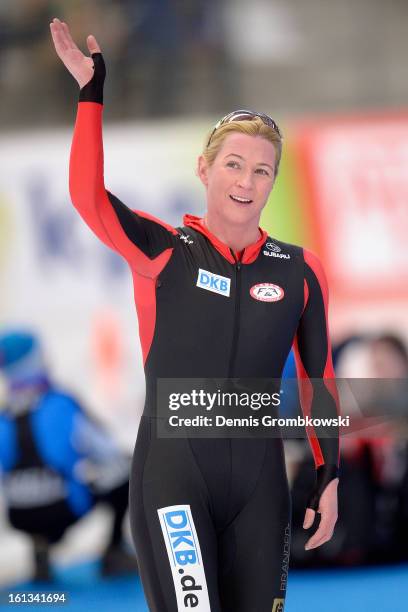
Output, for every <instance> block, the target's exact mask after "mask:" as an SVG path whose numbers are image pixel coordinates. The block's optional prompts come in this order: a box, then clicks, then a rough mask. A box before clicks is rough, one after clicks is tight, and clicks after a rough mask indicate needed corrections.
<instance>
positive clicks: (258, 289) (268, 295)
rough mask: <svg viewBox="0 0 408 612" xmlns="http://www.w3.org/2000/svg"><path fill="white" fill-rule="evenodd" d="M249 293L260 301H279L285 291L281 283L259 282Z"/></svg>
mask: <svg viewBox="0 0 408 612" xmlns="http://www.w3.org/2000/svg"><path fill="white" fill-rule="evenodd" d="M249 293H250V294H251V296H252V297H253V298H254V299H255V300H259V301H260V302H279V300H281V299H282V298H283V297H284V295H285V292H284V290H283V289H282V287H279V285H273V284H272V283H259V284H258V285H254V286H253V287H251V289H250V291H249Z"/></svg>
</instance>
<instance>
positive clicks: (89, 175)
mask: <svg viewBox="0 0 408 612" xmlns="http://www.w3.org/2000/svg"><path fill="white" fill-rule="evenodd" d="M102 112H103V105H102V104H100V103H98V102H79V104H78V113H77V118H76V123H75V129H74V136H73V140H72V147H71V157H70V169H69V189H70V194H71V199H72V202H73V204H74V206H75V208H76V209H77V211H78V212H79V214H80V215H81V217H82V218H83V219H84V221H85V222H86V223H87V224H88V226H89V227H90V228H91V230H92V231H93V232H94V233H95V234H96V235H97V236H98V238H99V239H100V240H102V242H104V244H106V245H107V246H108V247H110V248H111V249H113V250H115V251H117V252H118V253H120V254H121V255H122V256H123V257H124V258H125V259H126V260H127V261H128V262H129V264H130V265H131V266H132V268H133V269H134V270H136V271H137V272H140V273H141V274H145V275H147V276H149V275H151V274H152V273H153V270H154V273H157V270H158V269H160V268H161V269H162V267H164V266H165V265H166V263H167V262H168V260H169V259H170V257H171V254H172V250H173V248H174V246H175V242H176V240H175V239H176V237H177V231H176V230H175V229H174V228H173V227H171V226H170V225H167V224H166V223H164V222H162V221H160V220H159V219H155V218H154V217H152V216H150V215H147V214H145V213H142V212H139V211H138V212H136V211H132V210H130V209H129V208H128V207H127V206H125V205H124V204H123V203H122V202H121V201H120V200H119V199H118V198H116V197H115V196H114V195H112V194H111V193H109V192H108V191H107V190H106V189H105V184H104V176H103V141H102ZM153 262H154V264H153ZM152 264H153V265H152ZM161 264H163V265H161Z"/></svg>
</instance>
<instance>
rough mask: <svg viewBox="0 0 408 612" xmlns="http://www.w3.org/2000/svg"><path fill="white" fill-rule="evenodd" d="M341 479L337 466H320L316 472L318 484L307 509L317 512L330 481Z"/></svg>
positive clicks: (316, 483) (314, 488)
mask: <svg viewBox="0 0 408 612" xmlns="http://www.w3.org/2000/svg"><path fill="white" fill-rule="evenodd" d="M338 477H339V468H338V467H337V465H333V464H328V465H320V466H319V467H318V468H317V470H316V482H315V485H314V487H313V491H312V493H311V495H310V497H309V499H308V502H307V505H306V508H312V510H315V511H316V510H317V509H318V508H319V501H320V497H321V495H322V493H323V491H324V490H325V488H326V487H327V485H328V484H329V482H330V481H332V480H334V479H335V478H338Z"/></svg>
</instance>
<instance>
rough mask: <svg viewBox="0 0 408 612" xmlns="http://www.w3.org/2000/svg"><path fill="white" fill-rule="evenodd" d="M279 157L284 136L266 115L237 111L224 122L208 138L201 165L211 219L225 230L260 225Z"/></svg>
mask: <svg viewBox="0 0 408 612" xmlns="http://www.w3.org/2000/svg"><path fill="white" fill-rule="evenodd" d="M261 115H262V114H261ZM237 116H238V118H237ZM281 153H282V135H281V132H280V130H279V128H278V126H277V125H276V123H275V122H274V121H273V119H271V118H270V117H269V116H268V115H262V116H258V115H257V114H256V113H253V111H234V112H233V113H230V114H229V115H226V117H224V118H223V119H221V120H220V121H219V122H218V123H217V125H216V127H215V128H214V129H213V130H212V132H211V133H210V135H209V137H208V138H207V139H206V146H205V148H204V150H203V153H202V154H201V155H200V157H199V158H198V165H197V175H198V177H199V178H200V180H201V182H202V183H203V185H204V187H205V189H206V195H207V213H208V215H209V216H211V218H212V219H213V220H214V219H217V223H218V225H219V224H220V223H221V224H222V226H224V227H226V226H229V227H232V226H235V227H236V228H237V229H238V227H241V228H242V229H244V227H249V226H254V227H255V226H256V227H257V226H258V224H259V218H260V215H261V212H262V209H263V208H264V206H265V205H266V203H267V201H268V197H269V194H270V192H271V190H272V187H273V185H274V182H275V179H276V175H277V173H278V168H279V163H280V158H281Z"/></svg>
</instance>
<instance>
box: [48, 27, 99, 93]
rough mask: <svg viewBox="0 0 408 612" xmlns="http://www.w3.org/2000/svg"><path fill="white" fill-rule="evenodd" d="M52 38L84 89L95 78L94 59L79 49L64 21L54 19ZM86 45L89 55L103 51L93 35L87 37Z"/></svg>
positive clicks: (67, 65) (63, 59) (69, 68)
mask: <svg viewBox="0 0 408 612" xmlns="http://www.w3.org/2000/svg"><path fill="white" fill-rule="evenodd" d="M50 29H51V36H52V40H53V42H54V46H55V50H56V52H57V54H58V56H59V58H60V59H61V60H62V62H63V64H64V65H65V66H66V68H67V69H68V70H69V72H70V73H71V74H72V76H73V77H74V78H75V79H76V81H77V82H78V84H79V87H80V88H81V89H82V87H84V85H86V84H87V83H88V82H89V81H90V80H91V79H92V77H93V73H94V63H93V59H92V57H88V56H86V55H84V54H83V53H82V51H81V50H80V49H78V47H77V45H76V44H75V43H74V41H73V40H72V36H71V33H70V31H69V27H68V26H67V24H66V23H65V22H64V21H60V20H59V19H57V18H54V19H53V20H52V22H51V23H50ZM86 44H87V46H88V49H89V53H90V54H92V53H100V52H101V49H100V47H99V45H98V43H97V41H96V38H95V36H93V35H92V34H91V35H90V36H88V37H87V39H86Z"/></svg>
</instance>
